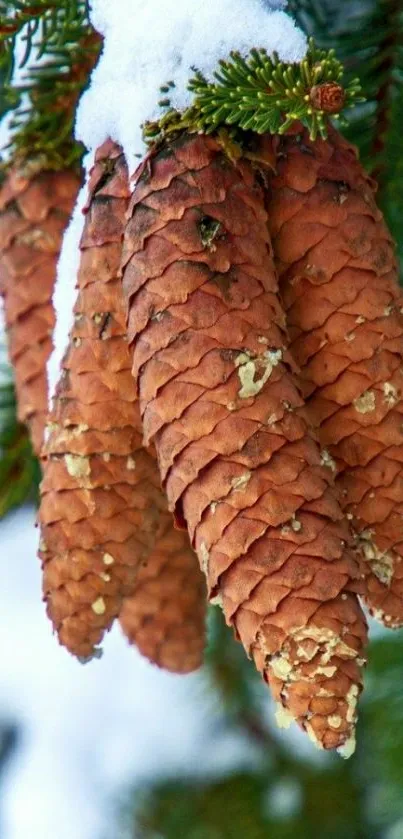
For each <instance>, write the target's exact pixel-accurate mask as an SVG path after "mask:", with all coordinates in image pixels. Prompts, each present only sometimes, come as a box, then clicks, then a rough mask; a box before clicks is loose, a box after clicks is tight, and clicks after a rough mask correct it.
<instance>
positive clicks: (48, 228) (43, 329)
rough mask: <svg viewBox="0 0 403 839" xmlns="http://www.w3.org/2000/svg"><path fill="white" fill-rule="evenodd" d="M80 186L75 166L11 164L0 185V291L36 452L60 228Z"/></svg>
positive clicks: (21, 409)
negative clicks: (47, 168)
mask: <svg viewBox="0 0 403 839" xmlns="http://www.w3.org/2000/svg"><path fill="white" fill-rule="evenodd" d="M78 189H79V178H78V175H77V174H76V172H75V171H74V170H71V171H70V170H68V169H67V170H65V171H62V172H53V171H37V170H35V167H34V168H33V169H32V168H30V166H29V164H27V165H25V167H24V166H20V167H17V166H16V167H14V168H13V169H10V171H9V172H8V174H7V175H6V178H5V180H4V182H3V185H2V187H1V189H0V293H1V295H2V297H3V300H4V311H5V318H6V326H7V332H8V344H9V355H10V360H11V363H12V365H13V367H14V371H15V382H16V393H17V407H18V418H19V419H20V420H21V422H26V423H27V424H28V427H29V429H30V434H31V438H32V443H33V447H34V450H35V452H36V453H37V454H38V453H39V451H40V448H41V444H42V440H43V431H44V427H45V421H46V412H47V382H46V363H47V360H48V358H49V355H50V353H51V349H52V331H53V326H54V313H53V306H52V293H53V286H54V282H55V278H56V266H57V259H58V256H59V252H60V247H61V241H62V237H63V233H64V230H65V228H66V226H67V224H68V221H69V217H70V214H71V211H72V208H73V206H74V202H75V200H76V197H77V193H78Z"/></svg>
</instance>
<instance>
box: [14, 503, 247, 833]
mask: <svg viewBox="0 0 403 839" xmlns="http://www.w3.org/2000/svg"><path fill="white" fill-rule="evenodd" d="M36 541H37V540H36V536H35V532H34V512H33V510H31V509H30V508H25V509H22V510H20V511H18V512H17V513H16V514H14V515H11V516H9V517H8V518H7V519H6V520H4V521H2V522H1V524H0V546H1V550H0V566H1V578H2V585H1V591H0V612H1V615H2V620H1V622H0V672H1V683H2V686H1V693H0V720H3V719H4V720H7V719H9V720H10V722H16V723H17V724H21V725H22V738H21V741H22V742H21V745H20V748H19V750H18V751H17V753H16V754H15V756H14V758H12V759H11V760H10V763H9V765H8V768H7V770H6V777H5V781H4V783H3V786H2V813H1V815H2V833H1V835H2V839H27V837H28V836H29V837H30V839H55V837H57V839H97V837H100V836H108V837H112V836H115V835H119V831H118V830H117V829H115V827H116V826H115V824H114V822H115V805H116V800H117V799H118V798H121V797H122V795H123V794H124V791H125V788H126V786H127V784H128V783H132V782H133V783H139V782H142V781H144V780H147V779H149V778H151V777H155V776H156V775H161V774H165V773H168V774H170V775H171V776H172V775H176V774H186V773H189V774H190V773H191V774H194V773H195V772H199V773H201V774H203V775H204V776H205V775H209V774H210V775H219V774H222V773H226V772H227V771H228V770H230V769H231V768H232V767H234V766H239V765H243V766H245V765H250V763H251V761H252V762H254V761H255V760H256V759H257V754H256V751H255V748H254V747H252V746H251V744H249V743H247V742H246V741H245V739H244V738H243V737H241V736H235V735H234V733H233V732H228V730H222V729H221V727H220V725H219V722H220V720H221V713H222V711H221V709H220V708H219V707H217V700H216V698H215V697H212V696H211V694H210V693H209V691H208V690H207V689H206V682H205V678H204V677H203V675H198V674H194V675H191V676H187V677H180V676H173V675H170V674H168V673H163V672H161V671H159V670H158V669H157V668H155V667H152V666H151V665H150V664H148V662H147V661H145V660H144V659H142V658H141V657H140V656H139V655H138V654H137V653H136V652H135V650H134V649H132V648H130V647H128V645H127V644H126V642H125V641H124V639H123V637H122V636H121V634H120V632H119V630H118V628H117V627H116V629H115V630H113V631H112V632H111V633H110V634H109V635H108V637H107V639H106V641H105V643H104V656H103V658H102V659H101V660H95V661H92V662H91V663H89V664H87V665H85V666H84V667H83V666H82V665H80V664H79V663H78V662H77V661H75V659H73V658H72V657H71V656H70V655H69V654H68V653H67V652H66V651H65V650H64V649H62V648H61V647H60V646H59V645H58V642H57V639H56V638H55V637H54V636H52V632H51V626H50V623H49V621H48V620H47V618H46V615H45V609H44V605H43V603H42V602H41V593H40V569H39V563H38V561H37V559H36V557H35V552H36Z"/></svg>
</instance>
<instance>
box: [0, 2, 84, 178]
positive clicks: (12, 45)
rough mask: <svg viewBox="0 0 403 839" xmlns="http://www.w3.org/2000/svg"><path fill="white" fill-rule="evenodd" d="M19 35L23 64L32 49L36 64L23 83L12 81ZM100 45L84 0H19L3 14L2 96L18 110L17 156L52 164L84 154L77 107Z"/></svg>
mask: <svg viewBox="0 0 403 839" xmlns="http://www.w3.org/2000/svg"><path fill="white" fill-rule="evenodd" d="M17 36H18V37H19V38H20V39H21V40H22V41H24V42H25V51H24V56H23V58H22V60H21V62H20V67H23V66H25V64H26V62H27V60H28V59H29V58H30V59H31V60H32V54H33V53H34V54H35V62H36V63H34V64H33V66H30V68H29V70H28V71H27V76H26V79H25V80H24V83H22V84H20V85H13V84H12V82H11V81H10V80H11V78H12V73H13V69H14V61H15V54H16V39H17ZM99 47H100V38H99V36H98V35H97V34H96V33H95V32H94V30H93V29H92V27H91V24H90V21H89V10H88V4H87V2H86V0H85V1H84V0H58V2H48V0H42V2H35V3H33V2H27V1H26V2H21V3H15V4H14V14H13V15H12V16H8V17H7V16H3V17H2V18H1V19H0V73H1V75H2V77H3V79H4V96H5V98H6V100H8V102H9V107H11V108H14V109H15V110H14V113H13V118H12V120H11V140H10V144H9V146H10V148H11V151H12V156H13V158H14V159H17V160H19V161H20V162H24V161H25V159H27V158H29V159H30V160H32V158H35V159H36V160H38V159H39V160H40V161H41V165H42V166H46V168H54V169H61V168H65V167H69V166H71V164H72V163H74V161H76V160H77V161H79V160H80V159H81V156H82V146H81V144H79V143H76V142H75V141H74V139H73V122H74V111H75V106H76V103H77V100H78V98H79V96H80V94H81V92H82V90H83V88H84V86H85V84H86V83H87V80H88V76H89V73H90V71H91V69H92V67H93V66H94V64H95V63H96V60H97V57H98V53H99ZM16 102H19V104H18V105H17V107H15V105H16Z"/></svg>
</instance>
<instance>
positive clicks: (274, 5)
mask: <svg viewBox="0 0 403 839" xmlns="http://www.w3.org/2000/svg"><path fill="white" fill-rule="evenodd" d="M284 6H285V3H284V2H282V0H203V2H202V3H200V0H175V3H172V1H171V0H148V2H145V0H119V1H118V0H115V2H113V3H111V2H110V0H92V4H91V7H92V10H91V18H92V22H93V24H94V26H95V28H96V29H97V30H98V31H99V32H100V33H101V34H102V35H103V36H104V39H105V41H104V47H103V51H102V55H101V58H100V61H99V63H98V66H97V67H96V68H95V70H94V71H93V74H92V79H91V84H90V86H89V88H88V90H87V91H86V93H85V94H84V95H83V97H82V98H81V102H80V104H79V108H78V113H77V119H76V135H77V137H78V139H81V140H82V141H83V142H84V144H85V145H86V146H87V148H88V149H91V150H95V149H96V148H97V147H98V146H99V145H100V144H101V143H103V142H104V140H106V139H107V138H108V137H111V138H112V139H113V140H115V141H116V142H118V143H120V145H121V146H122V148H123V149H124V152H125V155H126V158H127V161H128V165H129V169H130V171H132V170H133V169H134V168H135V167H136V166H137V164H138V159H137V157H136V156H137V155H142V154H143V152H144V144H143V141H142V137H141V125H142V123H144V121H145V120H147V119H155V118H156V117H158V115H159V109H158V100H159V99H161V93H160V87H161V85H163V84H165V83H166V82H168V81H173V82H174V83H175V88H174V90H173V93H172V96H171V101H172V104H173V106H174V107H176V108H178V109H183V108H185V107H186V106H187V105H188V104H189V103H190V101H191V95H190V93H189V91H188V90H187V85H188V81H189V78H190V77H191V76H192V75H193V71H192V68H194V67H197V68H198V69H199V70H201V71H202V72H203V73H204V74H205V75H206V76H207V77H208V78H212V75H213V72H214V70H215V69H216V68H217V65H218V61H219V59H220V58H227V57H228V56H229V54H230V52H231V50H238V51H239V52H241V53H242V54H244V55H247V54H248V53H249V51H250V49H251V48H252V47H264V48H265V49H266V50H267V52H268V53H272V52H273V51H274V50H275V51H277V52H278V54H279V56H280V58H281V59H283V60H284V61H289V62H292V61H299V60H301V59H302V58H303V56H304V55H305V53H306V49H307V43H306V37H305V35H304V34H303V33H302V31H301V30H300V29H298V28H297V26H296V25H295V23H294V21H293V20H292V18H291V17H289V16H288V15H286V14H285V13H284V11H283V8H284Z"/></svg>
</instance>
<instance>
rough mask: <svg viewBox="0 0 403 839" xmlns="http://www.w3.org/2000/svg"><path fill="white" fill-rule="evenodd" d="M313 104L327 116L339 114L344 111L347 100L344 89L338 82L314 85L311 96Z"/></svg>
mask: <svg viewBox="0 0 403 839" xmlns="http://www.w3.org/2000/svg"><path fill="white" fill-rule="evenodd" d="M309 98H310V100H311V104H312V105H313V107H314V108H316V109H317V110H318V111H325V112H326V113H327V114H338V113H339V111H341V110H342V108H343V106H344V102H345V98H346V94H345V91H344V88H343V87H342V86H341V85H340V84H337V83H336V82H325V83H324V84H318V85H314V86H313V87H312V88H311V92H310V94H309Z"/></svg>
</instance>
